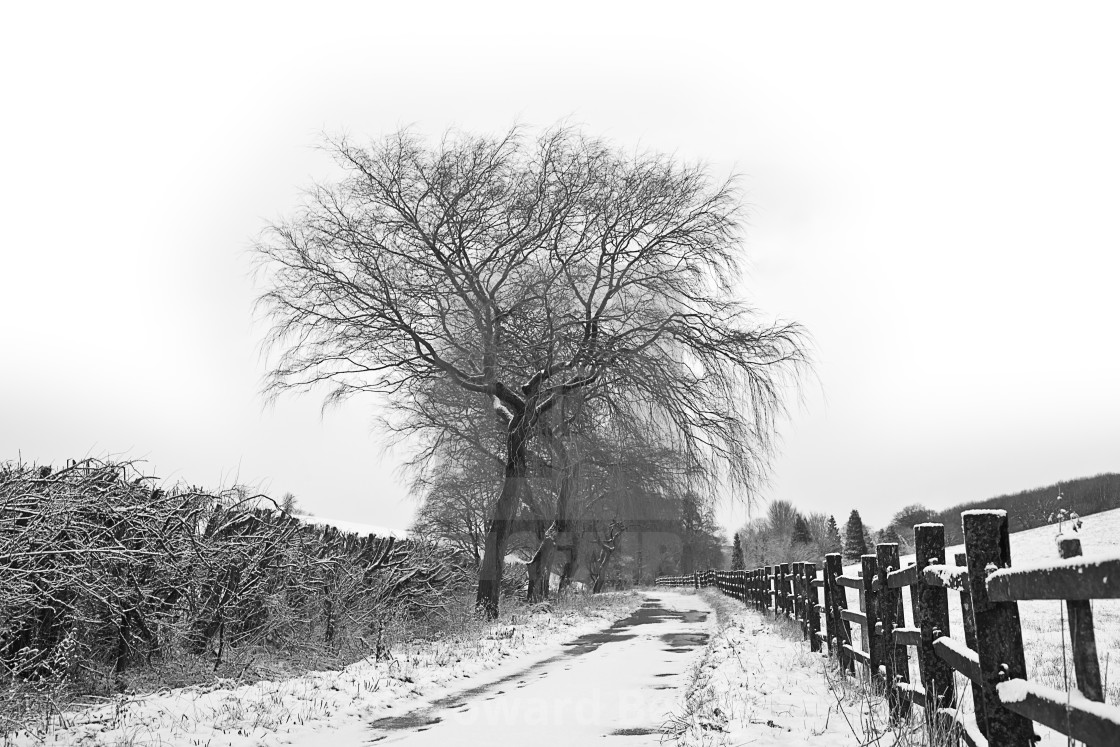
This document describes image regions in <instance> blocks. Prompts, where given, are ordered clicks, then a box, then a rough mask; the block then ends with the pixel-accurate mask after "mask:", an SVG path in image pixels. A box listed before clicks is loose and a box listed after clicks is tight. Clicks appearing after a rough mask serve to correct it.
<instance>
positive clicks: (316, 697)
mask: <svg viewBox="0 0 1120 747" xmlns="http://www.w3.org/2000/svg"><path fill="white" fill-rule="evenodd" d="M608 596H611V597H613V598H614V600H613V604H612V605H610V606H603V607H601V608H598V609H586V610H581V611H579V612H576V611H570V610H569V611H564V612H561V613H549V612H537V613H533V614H532V615H522V616H519V617H515V618H513V619H512V620H511V621H508V622H503V623H502V624H498V625H493V626H487V627H486V628H485V629H484V631H483V633H484V634H483V635H482V636H481V637H475V638H473V639H470V638H466V637H464V638H463V639H461V640H459V641H442V642H440V641H436V642H431V643H424V644H421V645H417V646H415V647H413V648H412V649H411V650H402V651H397V652H394V653H396V658H395V659H394V660H392V661H388V662H375V661H373V660H372V659H366V660H363V661H360V662H357V663H355V664H353V665H351V666H349V667H346V668H345V669H342V670H340V671H326V672H311V673H308V674H305V675H303V676H300V677H294V678H292V679H288V680H282V681H266V682H257V683H254V684H252V685H241V686H237V685H236V684H235V683H232V682H230V681H223V680H218V681H216V682H215V683H213V684H211V685H209V686H196V687H187V688H181V689H176V690H168V691H162V692H159V693H156V694H153V695H148V696H143V697H125V696H121V697H119V698H118V699H117V700H115V701H114V702H112V703H109V704H106V705H104V706H98V707H93V708H89V709H87V710H84V711H79V712H72V713H66V714H65V716H64V719H65V722H66V724H65V726H63V727H59V726H57V725H56V726H52V728H51V731H50V733H49V734H46V735H42V734H29V733H27V732H21V733H20V734H17V735H16V736H15V737H14V738H13V739H11V740H9V743H10V744H11V745H13V747H15V746H18V747H30V746H31V745H41V744H43V743H49V744H52V745H166V746H172V745H183V746H184V747H188V746H189V747H220V746H223V745H230V746H232V747H249V745H285V744H298V745H317V744H322V743H323V742H324V741H325V740H327V739H330V740H331V741H333V742H335V743H336V744H338V745H340V746H341V745H344V744H355V745H357V744H362V743H364V742H366V741H368V739H369V736H368V728H369V727H368V724H369V722H371V721H373V720H376V719H378V718H383V717H386V716H392V715H394V714H398V713H401V712H403V711H407V710H409V709H413V708H416V707H418V706H421V705H423V704H424V703H426V702H430V701H431V700H432V699H434V698H438V697H440V696H443V695H446V694H447V693H449V692H451V691H452V690H454V689H463V688H468V687H475V686H477V685H479V684H480V683H482V682H486V681H488V680H496V679H500V678H501V677H502V676H504V675H506V674H508V673H509V672H510V671H511V670H516V669H517V668H520V667H524V666H525V664H526V660H530V661H531V660H533V659H535V658H543V657H548V656H555V655H557V654H558V653H560V652H561V651H562V650H563V648H562V645H561V643H562V642H563V641H566V640H570V639H572V638H574V637H577V636H580V635H583V634H586V633H590V632H593V631H597V630H600V629H602V628H604V627H607V626H608V625H609V624H610V623H611V621H613V620H614V619H616V618H618V617H621V616H624V615H625V614H627V612H629V611H630V610H632V609H633V608H635V607H636V606H637V604H638V598H637V597H636V596H635V595H632V594H621V595H608ZM345 735H349V736H350V739H346V738H344V737H345ZM363 735H364V738H363ZM340 737H341V741H339V739H340Z"/></svg>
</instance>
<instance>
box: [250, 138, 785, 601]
mask: <svg viewBox="0 0 1120 747" xmlns="http://www.w3.org/2000/svg"><path fill="white" fill-rule="evenodd" d="M328 146H329V149H330V150H331V152H332V153H333V154H334V155H335V157H336V159H337V162H338V163H339V165H340V166H341V167H342V169H343V171H344V175H343V177H342V178H341V179H339V180H338V181H336V182H333V183H329V184H323V185H319V186H317V187H315V188H313V189H311V190H310V191H309V193H308V198H307V200H306V202H305V204H304V206H303V207H302V209H301V210H300V211H299V212H298V213H297V214H296V215H295V216H294V217H293V218H291V219H290V220H288V221H285V222H280V223H277V224H274V225H272V226H271V227H270V228H269V230H267V231H266V233H265V236H264V237H263V238H262V239H261V241H260V242H259V243H258V245H257V250H258V255H259V257H260V259H261V260H262V262H261V266H262V271H263V274H264V278H265V281H264V282H265V283H266V284H267V289H266V290H265V292H264V293H263V295H262V296H261V302H262V304H263V306H264V308H265V309H267V312H268V313H269V315H270V316H271V318H272V320H273V322H274V327H273V329H272V331H271V334H270V336H269V342H270V343H271V346H270V349H271V350H274V351H276V352H277V353H278V355H276V356H275V357H274V358H273V362H274V365H273V367H272V370H271V375H270V379H269V386H268V390H269V392H270V393H271V394H274V395H275V394H278V393H280V392H282V391H285V390H293V389H294V390H297V391H301V390H307V389H310V388H313V387H316V386H317V385H319V384H323V383H329V384H330V385H332V388H331V389H330V392H329V394H328V401H330V400H338V399H342V398H345V397H348V396H350V395H352V394H355V393H361V392H375V393H378V394H381V395H383V396H384V397H385V401H386V402H387V403H388V404H389V406H390V407H392V406H394V405H397V404H399V403H402V402H407V401H410V400H411V399H412V398H414V397H415V396H417V395H418V394H419V393H420V392H422V391H423V390H424V389H425V388H426V387H427V385H428V384H429V383H430V380H432V379H433V378H443V379H446V380H447V381H450V382H451V383H453V384H454V385H455V386H457V387H460V388H462V389H464V390H466V391H469V392H474V393H477V394H480V395H485V396H486V397H487V398H489V400H490V401H491V403H492V407H493V412H494V413H495V414H496V415H497V417H498V418H499V419H500V422H501V423H502V427H503V430H504V440H505V444H504V460H503V461H504V478H503V482H502V488H501V491H500V493H499V495H498V497H497V500H496V501H495V502H494V505H493V509H492V513H491V516H490V517H489V521H488V524H487V531H486V539H485V546H484V550H483V559H482V566H481V569H480V573H479V583H478V603H479V605H480V607H482V608H483V609H485V611H486V612H487V613H488V614H489V615H496V614H497V610H498V594H499V588H500V581H501V575H502V563H503V557H504V554H505V546H506V542H507V539H508V536H509V533H510V531H511V527H512V526H513V522H514V521H515V519H516V518H517V515H518V512H519V510H520V507H521V504H522V503H524V502H525V501H524V500H523V498H524V496H525V493H526V488H527V475H528V466H527V461H528V453H529V452H528V448H529V444H530V443H531V442H532V441H533V440H534V439H536V438H538V437H539V436H540V435H541V434H542V432H543V431H542V427H543V426H544V425H545V424H546V420H547V419H548V418H549V415H550V413H551V412H552V411H553V410H554V408H556V406H557V405H558V404H559V403H561V402H562V401H563V400H564V398H565V397H568V396H571V395H575V394H577V393H578V394H581V395H583V396H586V395H587V394H588V393H594V392H597V391H604V392H610V393H611V399H612V401H613V402H614V403H615V406H616V407H617V408H619V409H620V411H624V412H626V413H627V414H628V415H631V416H640V417H641V418H643V419H644V420H645V421H646V422H647V423H649V425H650V426H651V427H656V428H657V429H658V430H659V431H661V432H663V433H665V434H668V435H669V436H670V437H671V438H672V440H673V441H674V445H675V446H676V447H677V448H680V449H682V450H684V451H688V452H695V453H696V454H699V455H702V456H703V458H705V459H707V460H708V461H709V462H710V463H711V464H712V465H713V466H717V465H718V467H719V469H720V470H721V471H722V472H723V473H724V474H725V476H726V477H727V478H729V479H730V481H731V482H733V483H735V484H736V485H738V486H740V487H742V488H750V487H751V486H753V485H754V484H755V483H756V481H757V479H758V477H759V475H760V474H761V473H762V471H763V469H764V467H765V463H766V458H767V454H768V447H769V444H770V435H771V432H772V428H773V423H774V417H775V414H776V413H777V412H778V411H779V410H780V406H781V395H782V384H783V381H784V380H785V377H786V375H788V374H789V373H791V372H792V371H794V370H795V369H796V367H797V364H799V363H800V362H802V360H803V346H802V343H801V339H800V329H799V328H798V327H797V326H796V325H795V324H771V323H761V322H759V321H758V320H757V318H756V317H755V315H754V314H752V312H751V311H750V309H749V308H748V307H746V306H745V305H744V304H742V303H741V302H740V301H738V300H736V299H735V298H734V296H733V292H732V287H733V282H734V279H735V277H736V275H737V266H736V262H737V257H738V254H739V251H740V248H741V244H742V241H741V239H742V236H741V227H740V220H739V200H738V196H737V194H736V191H735V189H734V187H733V184H732V183H731V182H729V181H727V182H719V181H712V180H711V179H710V178H709V176H708V174H707V172H706V170H705V169H704V168H703V167H701V166H697V165H689V164H682V163H680V162H678V161H677V160H675V159H673V158H670V157H666V156H662V155H659V154H643V153H638V154H631V153H625V152H622V151H620V150H618V149H617V148H614V147H612V146H610V145H609V144H607V143H604V142H603V141H600V140H596V139H592V138H588V137H585V136H583V135H582V134H580V133H579V132H577V131H574V130H571V129H566V128H556V129H553V130H550V131H548V132H546V133H544V134H543V135H541V136H540V137H538V138H535V139H531V138H528V137H526V136H524V135H523V134H522V133H521V132H520V131H518V130H516V129H515V130H513V131H511V132H509V133H507V134H506V135H505V136H502V137H497V138H492V137H476V136H471V135H465V134H449V135H448V136H446V137H445V138H444V139H443V140H442V141H441V142H439V143H436V144H434V145H429V144H428V143H426V142H425V141H423V140H422V139H421V138H420V137H418V136H416V135H414V134H412V133H410V132H408V131H402V132H398V133H396V134H394V135H391V136H389V137H387V138H385V139H382V140H380V141H376V142H374V143H372V144H370V145H369V146H367V147H359V146H356V145H354V144H352V143H350V142H349V141H347V140H338V141H333V142H330V143H329V144H328Z"/></svg>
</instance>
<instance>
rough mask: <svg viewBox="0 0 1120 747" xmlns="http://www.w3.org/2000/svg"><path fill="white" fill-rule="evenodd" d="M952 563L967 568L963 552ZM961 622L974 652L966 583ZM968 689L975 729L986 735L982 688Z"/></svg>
mask: <svg viewBox="0 0 1120 747" xmlns="http://www.w3.org/2000/svg"><path fill="white" fill-rule="evenodd" d="M954 561H955V562H956V564H957V566H959V567H961V568H967V567H968V556H966V555H965V554H964V553H963V552H959V553H957V554H956V555H955V556H954ZM961 620H962V622H963V623H964V642H965V645H967V646H968V647H969V648H970V649H972V650H973V651H975V650H976V616H975V615H974V614H973V613H972V592H971V591H969V586H968V583H967V582H965V584H964V585H963V586H962V587H961ZM938 658H940V657H938ZM969 689H971V690H972V710H973V712H974V713H975V714H976V727H977V728H978V729H980V733H981V734H984V735H986V734H987V733H988V712H987V709H986V708H985V707H984V688H982V687H981V686H980V685H978V684H975V683H973V685H972V687H971V688H969Z"/></svg>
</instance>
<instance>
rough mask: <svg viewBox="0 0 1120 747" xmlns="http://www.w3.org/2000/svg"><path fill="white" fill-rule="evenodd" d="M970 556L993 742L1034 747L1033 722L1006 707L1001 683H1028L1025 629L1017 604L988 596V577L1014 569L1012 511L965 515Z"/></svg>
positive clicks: (1005, 746) (970, 579)
mask: <svg viewBox="0 0 1120 747" xmlns="http://www.w3.org/2000/svg"><path fill="white" fill-rule="evenodd" d="M961 523H962V524H963V525H964V552H965V557H966V559H967V561H968V585H969V591H970V592H971V594H972V614H973V617H974V618H975V620H976V653H977V654H978V655H979V659H980V674H981V678H982V679H983V681H984V684H983V690H984V710H985V711H986V715H987V721H988V731H987V733H986V734H985V736H986V737H987V738H988V743H989V744H992V745H999V746H1000V747H1031V745H1032V743H1033V741H1034V739H1035V734H1034V727H1033V725H1032V724H1031V721H1030V719H1028V718H1026V717H1024V716H1020V715H1019V714H1017V713H1015V712H1014V711H1011V710H1009V709H1007V708H1004V707H1003V705H1002V704H1001V703H1000V700H999V696H998V695H996V685H998V684H999V683H1000V682H1004V681H1006V680H1009V679H1026V678H1027V663H1026V657H1025V656H1024V654H1023V630H1022V628H1021V627H1020V623H1019V605H1018V603H1017V602H993V601H991V600H990V599H989V598H988V587H987V578H988V573H989V571H991V570H998V569H1000V568H1007V567H1009V566H1010V565H1011V542H1010V540H1009V536H1008V532H1007V512H1006V511H1000V510H986V511H985V510H981V511H964V512H962V513H961Z"/></svg>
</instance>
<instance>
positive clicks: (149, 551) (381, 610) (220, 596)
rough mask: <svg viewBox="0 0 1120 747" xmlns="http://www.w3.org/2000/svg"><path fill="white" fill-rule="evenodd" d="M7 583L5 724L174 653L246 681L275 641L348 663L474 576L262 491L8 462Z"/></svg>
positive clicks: (106, 469) (3, 560)
mask: <svg viewBox="0 0 1120 747" xmlns="http://www.w3.org/2000/svg"><path fill="white" fill-rule="evenodd" d="M0 578H3V579H4V583H3V584H2V585H0V620H2V625H0V677H2V678H3V680H4V687H3V689H2V690H0V732H3V731H5V730H8V729H11V728H14V727H16V726H18V725H20V723H22V721H24V720H25V719H27V718H32V717H33V718H35V719H39V718H40V717H41V715H42V714H41V711H46V712H48V713H49V712H50V711H51V710H52V709H53V710H57V703H58V701H59V700H60V699H64V698H65V697H67V696H69V697H73V696H74V695H75V694H77V695H85V694H99V695H105V694H108V693H111V692H113V691H126V690H128V689H130V688H131V687H133V686H134V682H133V680H134V677H133V673H134V672H144V671H151V670H162V671H170V670H175V669H176V667H175V666H174V665H175V663H177V662H188V661H189V662H190V665H191V666H192V667H193V668H194V670H195V671H194V673H193V675H194V676H193V677H192V676H191V675H190V674H189V673H184V672H182V671H175V672H173V674H174V676H175V677H176V678H179V679H182V678H183V677H185V678H186V679H187V680H190V681H196V682H197V681H198V680H199V677H198V675H199V674H203V675H205V674H209V676H210V677H212V676H214V674H215V673H216V674H217V675H219V676H226V677H229V676H235V677H241V676H242V675H244V670H243V669H242V664H244V663H245V662H246V661H247V660H248V659H250V658H261V657H262V656H264V657H267V656H273V655H276V654H277V653H278V652H282V653H286V654H290V653H292V652H306V651H308V650H309V649H313V650H315V652H316V654H320V653H321V654H327V655H335V656H337V655H338V654H340V653H343V652H349V653H347V655H346V656H343V657H342V658H344V659H345V658H347V656H348V657H349V660H351V661H352V660H353V659H355V658H359V657H360V656H362V655H365V653H366V652H368V651H376V650H377V648H378V646H379V643H378V641H379V639H380V638H382V637H383V632H384V629H385V626H386V625H387V624H389V623H391V622H392V621H397V620H400V619H401V618H402V617H405V618H407V617H409V616H411V617H412V618H414V619H416V620H419V621H426V620H427V619H429V618H430V617H431V615H430V614H428V613H429V612H431V611H432V610H440V609H442V608H444V607H445V606H446V602H447V600H448V599H449V598H453V596H454V593H455V592H456V590H457V589H461V588H465V586H466V584H467V582H468V581H469V578H470V576H469V573H468V572H467V569H465V568H464V567H462V566H461V565H458V564H456V563H454V562H453V558H451V557H450V553H449V552H447V551H446V550H445V549H443V548H437V547H435V546H433V545H429V544H425V543H423V542H419V541H416V540H401V541H398V540H395V539H393V538H377V537H361V536H358V535H354V534H346V533H343V532H339V531H338V530H337V529H334V528H332V527H317V526H310V525H308V524H306V523H303V522H300V521H298V520H297V519H295V518H294V517H292V516H290V515H289V514H288V513H287V512H286V511H283V510H282V509H281V508H280V507H278V506H277V505H276V504H275V503H274V502H272V501H270V500H269V499H268V498H267V497H265V496H254V495H251V494H249V493H247V492H246V491H243V490H237V489H233V490H227V491H222V492H217V493H211V492H208V491H204V490H200V489H197V488H190V487H185V486H184V487H180V488H175V489H168V490H165V489H162V488H160V487H157V486H155V485H154V484H153V481H152V480H150V479H148V478H145V477H144V476H142V475H140V474H139V473H137V472H136V471H135V470H134V469H133V468H132V466H131V465H130V464H127V463H125V464H121V463H102V462H98V461H96V460H87V461H86V462H83V463H79V464H76V465H71V466H68V467H67V468H66V469H63V470H53V469H51V468H50V467H37V466H33V465H25V464H15V463H7V464H0ZM247 652H253V653H252V654H251V655H249V654H247ZM240 654H247V655H246V656H241V655H240ZM320 658H322V657H321V656H320ZM239 660H240V661H239ZM235 662H236V665H235ZM231 665H232V666H231ZM246 666H247V665H246ZM207 669H208V670H209V672H206V671H205V670H207ZM155 684H156V686H157V687H158V686H160V684H161V683H159V682H158V681H156V682H155Z"/></svg>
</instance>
